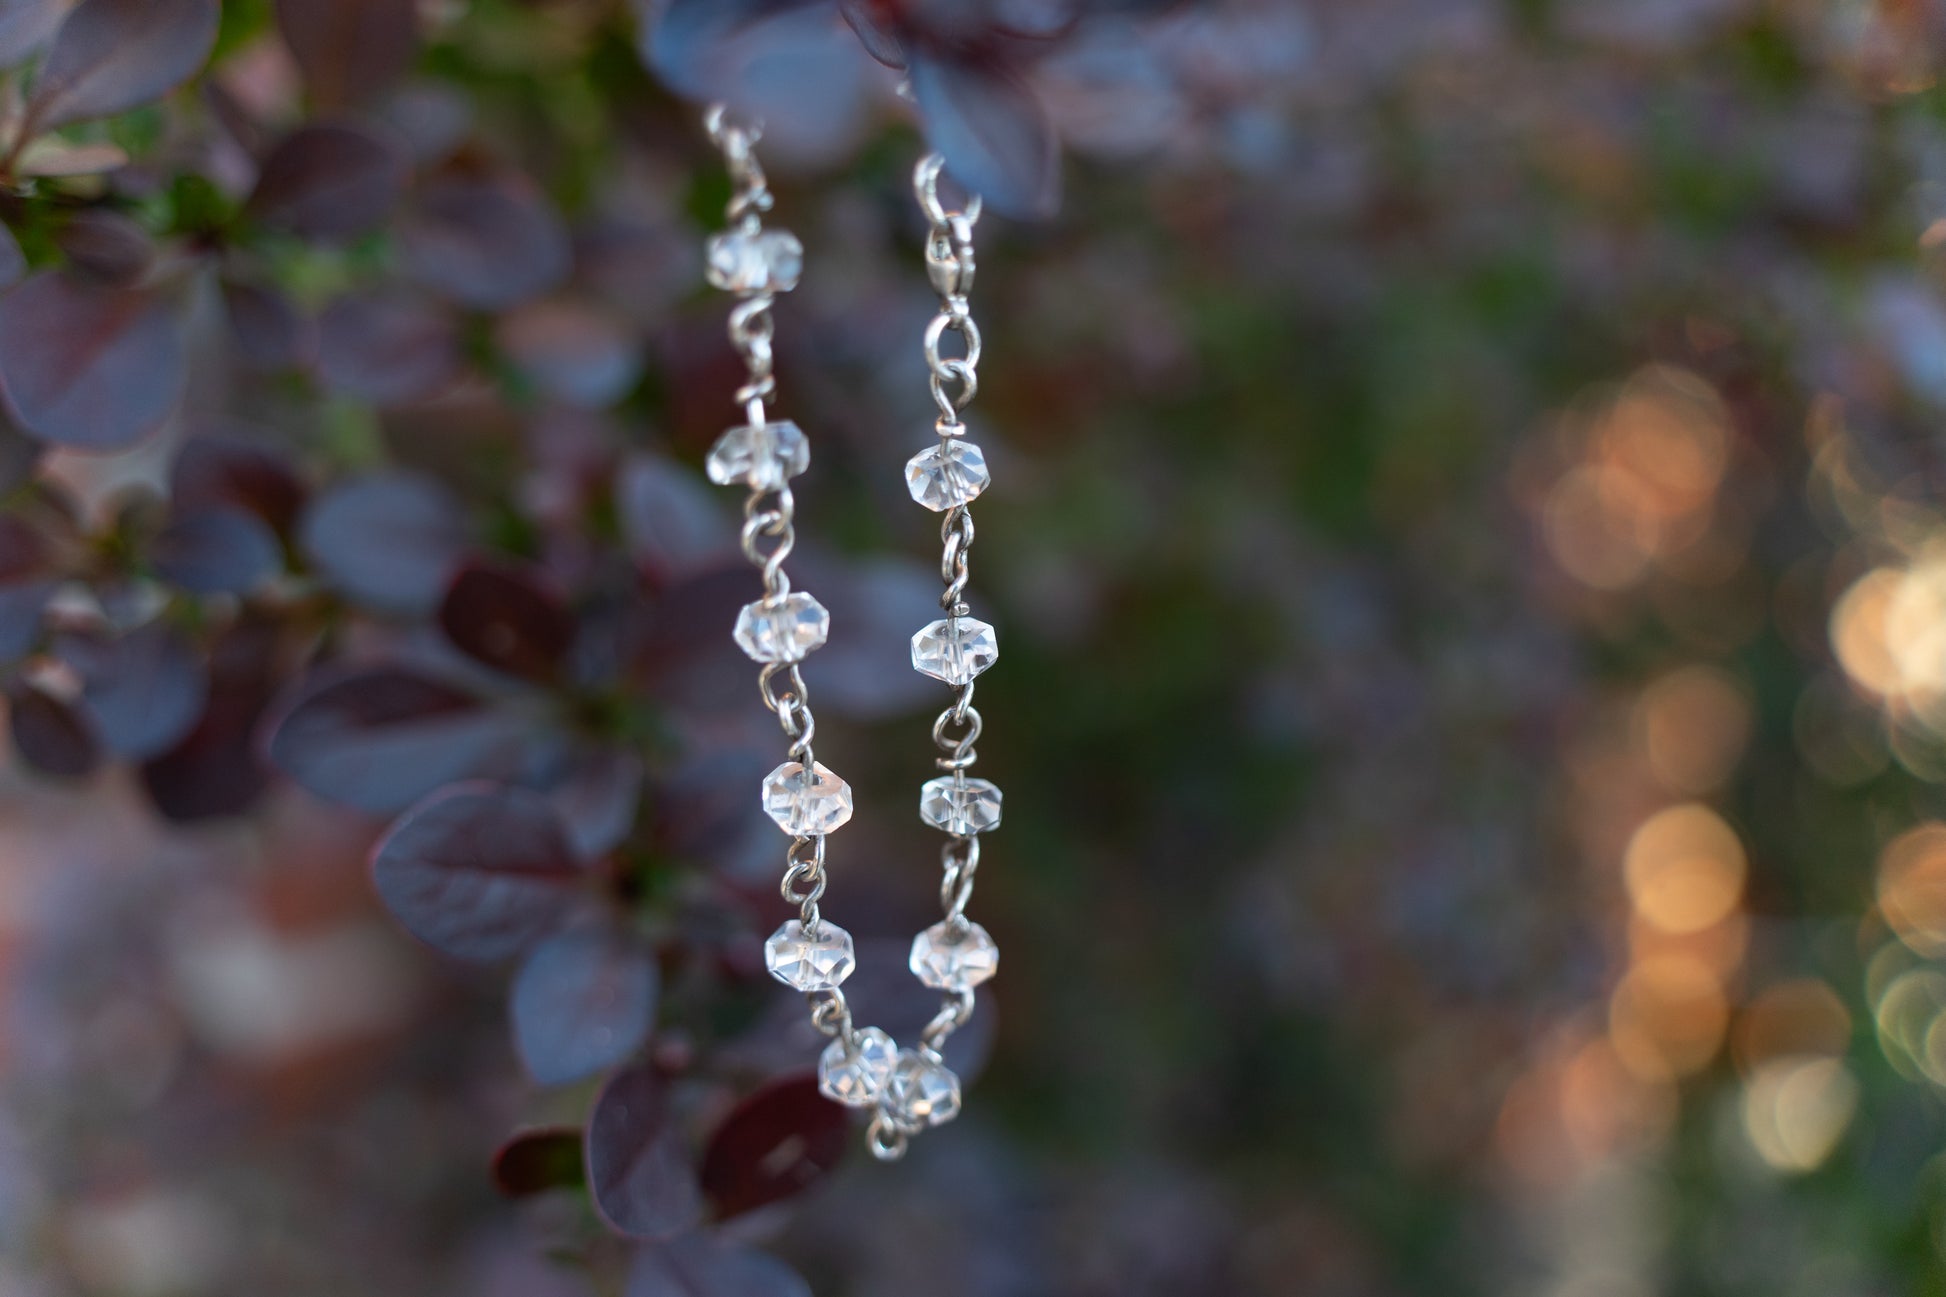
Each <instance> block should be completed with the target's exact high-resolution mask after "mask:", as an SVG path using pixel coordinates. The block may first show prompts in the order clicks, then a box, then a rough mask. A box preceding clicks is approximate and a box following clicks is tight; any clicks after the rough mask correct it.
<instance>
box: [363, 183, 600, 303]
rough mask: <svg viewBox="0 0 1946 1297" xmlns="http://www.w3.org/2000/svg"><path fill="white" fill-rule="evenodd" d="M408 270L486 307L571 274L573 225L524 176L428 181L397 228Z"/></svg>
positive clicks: (524, 295) (544, 287) (542, 289)
mask: <svg viewBox="0 0 1946 1297" xmlns="http://www.w3.org/2000/svg"><path fill="white" fill-rule="evenodd" d="M399 246H400V251H401V253H402V255H403V257H404V261H405V266H406V270H407V273H409V274H411V275H412V276H413V277H415V278H416V279H418V280H419V281H420V282H421V283H423V284H426V285H428V286H430V287H432V288H434V289H436V290H437V291H439V292H441V293H444V294H445V295H446V296H447V297H450V298H451V299H452V300H454V301H456V302H459V303H461V304H463V305H466V306H472V307H477V308H480V309H482V310H502V309H504V308H506V307H509V306H512V305H514V304H516V303H518V302H523V301H526V300H527V299H528V298H530V297H534V296H536V295H538V294H540V293H544V292H546V291H547V290H548V289H550V288H552V287H554V286H555V285H556V284H558V283H560V282H561V280H563V279H564V278H566V277H567V273H568V267H569V262H570V255H569V253H570V248H569V243H568V236H567V231H566V229H564V228H563V227H562V225H561V218H560V217H559V216H558V215H556V214H555V212H554V209H553V207H552V206H550V205H549V204H548V202H547V200H546V199H545V198H543V197H542V196H541V194H540V193H539V192H538V191H536V190H535V189H534V188H533V187H532V186H531V185H530V184H529V183H528V182H527V181H526V180H525V179H524V178H517V177H501V178H498V179H487V178H483V177H473V176H446V177H442V178H439V179H434V180H430V181H428V182H427V183H426V184H425V185H424V187H422V188H421V189H420V191H419V193H418V195H417V196H416V198H415V199H414V201H413V203H412V206H411V209H410V211H409V212H408V214H407V216H406V218H405V221H404V223H403V225H402V227H401V229H400V231H399Z"/></svg>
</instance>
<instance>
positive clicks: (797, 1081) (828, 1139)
mask: <svg viewBox="0 0 1946 1297" xmlns="http://www.w3.org/2000/svg"><path fill="white" fill-rule="evenodd" d="M850 1143H851V1121H850V1119H849V1118H848V1117H847V1116H846V1114H845V1110H844V1109H843V1108H841V1107H839V1106H838V1105H837V1104H835V1103H833V1102H831V1100H829V1099H827V1098H825V1097H824V1096H823V1095H822V1094H819V1093H818V1078H817V1077H816V1076H815V1075H804V1076H792V1077H784V1078H782V1079H781V1080H777V1081H773V1082H771V1083H770V1084H769V1085H766V1086H765V1087H763V1088H762V1089H761V1090H758V1091H757V1092H756V1093H755V1094H752V1095H750V1096H749V1097H748V1098H746V1099H744V1101H743V1102H742V1103H739V1104H738V1105H737V1106H736V1107H735V1108H734V1109H732V1110H731V1112H730V1115H729V1116H727V1117H725V1118H724V1119H723V1124H722V1125H720V1126H718V1127H717V1128H716V1133H715V1134H714V1135H712V1136H710V1141H709V1146H708V1147H707V1148H706V1149H705V1150H704V1151H703V1168H702V1186H703V1192H704V1193H705V1194H707V1195H708V1196H709V1199H710V1201H711V1202H713V1203H715V1204H716V1214H717V1217H718V1218H719V1219H722V1218H727V1217H730V1216H737V1215H741V1214H742V1213H744V1212H746V1211H755V1210H756V1209H757V1208H759V1207H765V1206H768V1205H769V1204H771V1203H773V1202H778V1201H780V1200H782V1199H784V1198H788V1197H790V1196H791V1195H792V1194H795V1193H799V1192H801V1191H803V1190H804V1189H805V1188H807V1187H809V1186H810V1185H811V1184H812V1183H813V1182H815V1181H816V1180H817V1179H818V1178H819V1177H820V1176H822V1175H823V1174H824V1173H825V1172H827V1171H829V1170H830V1169H831V1168H832V1167H834V1166H836V1165H837V1164H838V1163H839V1162H840V1161H841V1160H843V1158H844V1155H845V1149H846V1147H847V1146H849V1145H850Z"/></svg>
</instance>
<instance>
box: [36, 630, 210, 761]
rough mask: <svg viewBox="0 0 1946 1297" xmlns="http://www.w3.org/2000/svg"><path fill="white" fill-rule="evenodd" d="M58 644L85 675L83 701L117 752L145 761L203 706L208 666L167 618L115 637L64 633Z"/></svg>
mask: <svg viewBox="0 0 1946 1297" xmlns="http://www.w3.org/2000/svg"><path fill="white" fill-rule="evenodd" d="M54 648H55V652H56V654H58V655H59V656H60V657H61V658H62V659H63V660H65V661H66V662H67V663H68V665H69V666H71V667H73V668H74V670H75V671H76V672H77V673H78V674H79V675H80V676H81V705H82V709H83V710H84V711H86V712H87V713H88V716H89V718H90V719H91V720H92V721H93V722H94V728H95V732H96V733H97V734H99V735H100V736H101V740H102V742H103V743H104V744H105V745H106V746H107V748H108V750H109V751H110V752H113V753H114V754H115V755H116V756H119V757H126V758H129V759H131V760H137V761H139V760H142V759H144V758H146V757H152V756H154V755H155V754H156V753H158V752H163V751H166V750H168V749H169V748H170V747H171V746H172V745H173V744H175V743H176V741H177V740H179V739H181V738H182V736H183V735H185V734H187V733H188V732H189V729H190V727H191V726H192V725H194V724H195V723H196V718H197V717H199V716H201V715H202V714H203V704H204V702H205V701H206V700H207V699H208V698H209V676H208V673H207V672H206V671H205V669H204V665H203V662H202V659H201V658H200V657H199V656H198V655H197V653H196V650H195V648H194V647H193V646H192V645H191V644H190V643H189V642H188V641H187V640H186V639H184V638H183V637H182V635H181V634H180V633H179V632H177V631H176V629H175V628H174V627H172V626H169V625H168V624H166V623H164V622H160V621H155V622H150V623H149V624H148V625H146V626H143V627H141V628H140V629H137V630H133V631H130V632H129V633H128V634H126V635H124V636H122V637H121V638H119V639H113V640H107V639H97V638H94V637H92V636H83V635H64V636H61V637H60V638H59V639H58V640H57V641H56V642H55V646H54Z"/></svg>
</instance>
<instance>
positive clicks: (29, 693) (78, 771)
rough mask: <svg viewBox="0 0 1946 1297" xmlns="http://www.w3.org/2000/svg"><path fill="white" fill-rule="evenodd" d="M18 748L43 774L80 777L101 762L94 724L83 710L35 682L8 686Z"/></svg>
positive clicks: (11, 718) (25, 758) (12, 724)
mask: <svg viewBox="0 0 1946 1297" xmlns="http://www.w3.org/2000/svg"><path fill="white" fill-rule="evenodd" d="M7 714H8V723H9V726H10V728H11V729H12V731H13V740H14V750H15V751H17V752H19V753H20V755H21V759H22V760H24V761H26V762H27V764H28V765H30V766H32V767H34V769H36V770H38V771H40V772H41V773H42V774H48V775H56V776H59V777H60V778H63V779H78V778H80V777H81V776H83V775H85V774H89V773H91V772H92V771H93V770H94V769H95V767H97V766H99V765H100V764H101V748H100V745H99V744H98V743H97V742H96V741H95V732H94V727H93V726H91V725H90V724H89V723H88V718H87V717H86V716H85V715H83V714H82V712H81V711H80V710H79V709H78V708H76V707H72V706H70V705H69V704H67V703H65V702H62V701H61V700H60V699H58V698H56V697H54V696H53V695H52V694H48V693H45V692H43V691H42V690H40V689H37V688H35V687H34V686H32V685H27V684H21V683H19V682H15V683H14V684H12V685H10V686H9V687H8V689H7Z"/></svg>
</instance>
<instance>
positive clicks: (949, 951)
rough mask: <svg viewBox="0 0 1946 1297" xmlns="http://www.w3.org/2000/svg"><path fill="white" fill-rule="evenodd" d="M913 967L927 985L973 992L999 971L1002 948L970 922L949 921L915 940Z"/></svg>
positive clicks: (913, 942)
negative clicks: (972, 990)
mask: <svg viewBox="0 0 1946 1297" xmlns="http://www.w3.org/2000/svg"><path fill="white" fill-rule="evenodd" d="M911 966H912V975H913V976H914V977H916V978H918V979H919V980H920V981H921V982H923V983H925V984H926V985H927V986H930V987H933V988H935V989H937V990H941V991H966V990H971V989H972V988H973V987H976V986H978V985H979V984H980V983H981V982H984V981H986V980H987V979H988V978H989V977H992V976H993V975H994V974H995V973H997V972H999V971H1000V947H999V946H997V945H995V944H994V941H993V938H992V937H990V936H988V935H987V930H986V929H985V928H983V927H981V926H980V925H979V924H977V923H975V922H973V921H972V920H971V919H960V920H959V921H958V922H954V921H953V920H952V919H947V920H946V921H945V922H943V923H935V924H933V925H932V926H931V927H930V928H927V929H926V930H925V931H924V932H922V933H920V934H919V935H918V936H916V937H914V938H913V939H912V960H911Z"/></svg>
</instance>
